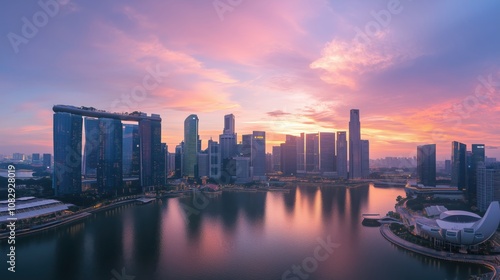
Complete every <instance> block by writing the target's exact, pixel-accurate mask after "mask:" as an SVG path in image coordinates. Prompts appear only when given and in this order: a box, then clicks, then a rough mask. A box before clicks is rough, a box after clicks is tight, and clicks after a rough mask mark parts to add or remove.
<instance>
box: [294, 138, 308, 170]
mask: <svg viewBox="0 0 500 280" xmlns="http://www.w3.org/2000/svg"><path fill="white" fill-rule="evenodd" d="M296 147H297V174H304V173H306V135H305V133H301V134H300V136H299V137H297V146H296Z"/></svg>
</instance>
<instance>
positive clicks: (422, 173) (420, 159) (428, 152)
mask: <svg viewBox="0 0 500 280" xmlns="http://www.w3.org/2000/svg"><path fill="white" fill-rule="evenodd" d="M417 177H418V178H417V183H418V184H423V185H424V186H433V187H435V186H436V144H428V145H422V146H418V147H417Z"/></svg>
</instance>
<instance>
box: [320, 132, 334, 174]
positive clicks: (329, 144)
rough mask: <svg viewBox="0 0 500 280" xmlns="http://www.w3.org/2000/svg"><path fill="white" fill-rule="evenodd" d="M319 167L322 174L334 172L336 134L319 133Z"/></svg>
mask: <svg viewBox="0 0 500 280" xmlns="http://www.w3.org/2000/svg"><path fill="white" fill-rule="evenodd" d="M319 149H320V151H319V154H320V161H319V166H320V170H321V172H323V173H325V172H334V171H335V170H336V168H335V165H336V162H335V133H334V132H320V133H319Z"/></svg>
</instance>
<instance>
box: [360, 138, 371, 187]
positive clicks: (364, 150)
mask: <svg viewBox="0 0 500 280" xmlns="http://www.w3.org/2000/svg"><path fill="white" fill-rule="evenodd" d="M361 177H363V178H368V177H370V142H369V141H368V140H361Z"/></svg>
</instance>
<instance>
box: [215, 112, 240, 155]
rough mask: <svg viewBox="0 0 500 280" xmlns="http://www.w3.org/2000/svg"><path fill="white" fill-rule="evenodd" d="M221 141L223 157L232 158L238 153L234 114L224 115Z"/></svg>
mask: <svg viewBox="0 0 500 280" xmlns="http://www.w3.org/2000/svg"><path fill="white" fill-rule="evenodd" d="M219 142H220V149H221V156H222V159H230V158H232V157H234V156H236V155H237V153H238V152H237V148H236V147H237V135H236V133H235V118H234V115H233V114H229V115H225V116H224V130H223V131H222V134H221V135H219Z"/></svg>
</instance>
